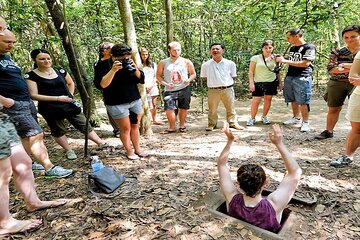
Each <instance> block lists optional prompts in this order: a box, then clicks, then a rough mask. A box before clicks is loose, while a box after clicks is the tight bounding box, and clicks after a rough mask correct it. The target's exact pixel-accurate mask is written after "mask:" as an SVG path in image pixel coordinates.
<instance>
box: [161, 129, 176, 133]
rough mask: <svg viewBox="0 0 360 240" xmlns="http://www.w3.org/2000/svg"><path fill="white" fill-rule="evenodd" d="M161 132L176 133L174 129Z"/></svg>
mask: <svg viewBox="0 0 360 240" xmlns="http://www.w3.org/2000/svg"><path fill="white" fill-rule="evenodd" d="M163 133H176V129H166V130H165V131H164V132H163Z"/></svg>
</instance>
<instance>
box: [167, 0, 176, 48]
mask: <svg viewBox="0 0 360 240" xmlns="http://www.w3.org/2000/svg"><path fill="white" fill-rule="evenodd" d="M171 2H172V0H165V12H166V41H167V44H169V43H170V42H172V41H174V15H173V12H172V8H171Z"/></svg>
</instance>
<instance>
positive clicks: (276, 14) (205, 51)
mask: <svg viewBox="0 0 360 240" xmlns="http://www.w3.org/2000/svg"><path fill="white" fill-rule="evenodd" d="M165 2H166V1H160V0H152V1H149V0H141V1H140V0H131V1H130V3H131V7H132V11H133V20H134V24H135V28H136V34H137V41H138V46H139V47H142V46H144V47H146V48H148V49H149V50H150V53H151V55H152V57H153V58H154V59H155V60H156V61H159V60H160V59H162V58H165V57H166V56H167V50H166V42H167V36H166V12H165ZM39 3H40V4H39ZM60 3H62V5H63V9H64V11H65V16H66V19H67V21H68V24H69V26H68V27H69V28H70V30H71V32H72V37H73V41H74V43H75V44H76V45H77V46H78V48H79V58H80V59H81V62H82V63H83V64H84V66H85V70H86V72H87V73H88V75H89V76H90V77H92V75H93V63H94V61H96V60H97V58H98V52H97V51H98V45H99V44H100V43H101V42H103V41H110V42H114V43H122V42H125V40H124V34H123V26H122V24H121V17H120V14H119V9H118V7H117V1H115V0H86V1H85V0H61V1H60ZM359 7H360V3H359V1H353V0H352V1H342V0H338V1H332V0H278V1H275V0H262V1H259V0H250V1H243V0H239V1H230V0H198V1H190V0H182V1H179V0H173V1H172V10H173V17H174V19H173V24H174V25H173V28H174V40H176V41H179V42H181V43H182V45H183V56H184V57H187V58H189V59H191V60H192V61H193V62H194V65H195V68H196V70H197V71H200V66H201V64H202V62H204V61H205V60H206V59H208V58H209V57H210V56H209V45H210V43H212V42H222V43H224V44H225V46H226V52H225V57H226V58H229V59H231V60H233V61H235V63H236V64H237V67H238V73H239V74H238V75H239V79H240V81H242V82H244V83H245V82H247V68H248V63H249V59H250V56H251V55H253V54H256V53H258V52H259V51H260V46H261V42H262V41H263V40H265V39H273V40H274V41H275V44H276V49H275V51H276V52H278V53H285V50H286V49H287V47H288V43H287V42H286V40H285V32H286V30H288V29H290V28H295V27H302V29H304V32H305V35H304V37H305V40H306V41H309V42H312V43H314V44H315V45H316V46H317V50H318V53H319V54H318V58H317V60H316V73H315V84H316V83H317V81H318V80H320V79H322V78H324V77H326V69H325V64H326V61H327V55H328V53H329V51H330V49H331V48H332V47H334V46H336V45H338V44H339V39H341V36H339V33H341V29H342V28H343V27H345V26H346V25H349V24H358V23H359V20H360V16H359V14H358V9H359ZM0 11H1V15H3V16H4V17H5V18H6V19H7V22H8V24H9V25H10V27H11V28H12V30H13V31H14V32H15V34H16V35H17V41H18V43H17V45H16V49H15V51H14V52H13V53H12V54H13V55H12V56H13V58H14V59H15V60H16V61H17V62H18V63H19V65H20V66H21V67H23V70H24V71H27V70H29V69H30V68H31V67H32V63H31V60H30V57H29V52H30V51H31V49H34V48H38V47H42V46H45V47H46V48H47V49H49V50H50V51H51V52H52V53H53V55H54V63H55V65H62V66H64V67H67V65H68V62H67V59H66V57H65V56H66V54H65V53H64V50H63V48H62V46H61V40H60V38H59V36H58V35H57V33H56V30H55V28H54V25H53V22H52V20H51V17H50V15H49V13H48V11H47V8H46V5H45V1H44V2H39V1H34V0H21V1H19V0H8V1H0ZM340 44H341V43H340Z"/></svg>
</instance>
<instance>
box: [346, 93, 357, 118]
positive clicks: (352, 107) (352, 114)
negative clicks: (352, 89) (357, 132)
mask: <svg viewBox="0 0 360 240" xmlns="http://www.w3.org/2000/svg"><path fill="white" fill-rule="evenodd" d="M345 117H346V119H347V120H349V121H350V122H360V95H359V94H355V93H353V94H351V96H350V100H349V103H348V109H347V112H346V116H345Z"/></svg>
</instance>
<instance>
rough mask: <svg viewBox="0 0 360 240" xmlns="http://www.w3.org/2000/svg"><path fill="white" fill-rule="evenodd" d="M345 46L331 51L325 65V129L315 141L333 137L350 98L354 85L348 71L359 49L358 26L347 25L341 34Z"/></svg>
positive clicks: (359, 29)
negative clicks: (326, 81)
mask: <svg viewBox="0 0 360 240" xmlns="http://www.w3.org/2000/svg"><path fill="white" fill-rule="evenodd" d="M341 35H342V37H343V41H344V43H345V46H343V47H341V48H335V49H332V51H331V54H330V58H329V62H328V65H327V70H328V73H329V74H330V79H329V81H328V83H327V89H326V93H325V96H324V99H325V100H326V101H327V105H328V113H327V116H326V129H325V130H324V131H322V132H321V133H320V134H319V135H317V136H315V139H318V140H321V139H327V138H332V137H333V136H334V132H333V130H334V128H335V125H336V123H337V121H338V119H339V115H340V112H341V109H342V106H343V105H344V102H345V99H346V98H347V97H350V94H351V93H352V91H353V88H354V85H352V84H351V83H350V82H349V79H348V77H349V71H350V68H351V66H352V63H353V61H354V57H355V55H356V53H357V52H358V51H359V49H360V25H349V26H347V27H345V28H344V29H343V31H342V33H341Z"/></svg>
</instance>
